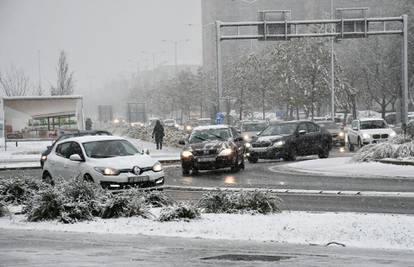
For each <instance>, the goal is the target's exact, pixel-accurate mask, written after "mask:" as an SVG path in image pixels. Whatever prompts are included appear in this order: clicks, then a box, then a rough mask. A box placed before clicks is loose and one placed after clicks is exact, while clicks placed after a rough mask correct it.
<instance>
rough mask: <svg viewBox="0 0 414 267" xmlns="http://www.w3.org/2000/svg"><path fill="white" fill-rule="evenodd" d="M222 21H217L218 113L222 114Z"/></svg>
mask: <svg viewBox="0 0 414 267" xmlns="http://www.w3.org/2000/svg"><path fill="white" fill-rule="evenodd" d="M220 23H221V22H220V21H216V60H217V62H216V63H217V112H220V99H221V97H222V95H223V88H222V65H221V32H220Z"/></svg>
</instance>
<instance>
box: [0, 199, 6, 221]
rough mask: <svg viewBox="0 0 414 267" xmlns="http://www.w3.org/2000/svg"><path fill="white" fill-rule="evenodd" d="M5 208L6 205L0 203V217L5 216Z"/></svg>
mask: <svg viewBox="0 0 414 267" xmlns="http://www.w3.org/2000/svg"><path fill="white" fill-rule="evenodd" d="M7 213H8V212H7V207H6V204H4V202H2V201H0V217H3V216H5V215H6V214H7Z"/></svg>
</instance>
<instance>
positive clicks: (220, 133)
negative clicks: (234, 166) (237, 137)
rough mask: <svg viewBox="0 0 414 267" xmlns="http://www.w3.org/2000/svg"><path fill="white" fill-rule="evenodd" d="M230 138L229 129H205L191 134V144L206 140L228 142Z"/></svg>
mask: <svg viewBox="0 0 414 267" xmlns="http://www.w3.org/2000/svg"><path fill="white" fill-rule="evenodd" d="M229 137H230V132H229V129H227V128H223V129H205V130H197V131H194V132H193V133H191V136H190V140H189V141H190V144H193V143H199V142H200V141H206V140H227V139H229Z"/></svg>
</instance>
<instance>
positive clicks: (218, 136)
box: [210, 133, 226, 140]
mask: <svg viewBox="0 0 414 267" xmlns="http://www.w3.org/2000/svg"><path fill="white" fill-rule="evenodd" d="M210 135H212V136H214V137H217V138H218V139H220V140H226V139H225V138H224V137H222V136H220V135H217V134H213V133H210Z"/></svg>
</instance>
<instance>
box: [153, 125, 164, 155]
mask: <svg viewBox="0 0 414 267" xmlns="http://www.w3.org/2000/svg"><path fill="white" fill-rule="evenodd" d="M152 138H155V144H157V149H162V139H163V138H164V127H163V126H162V125H161V122H160V121H159V120H157V121H156V122H155V127H154V130H153V131H152Z"/></svg>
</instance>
